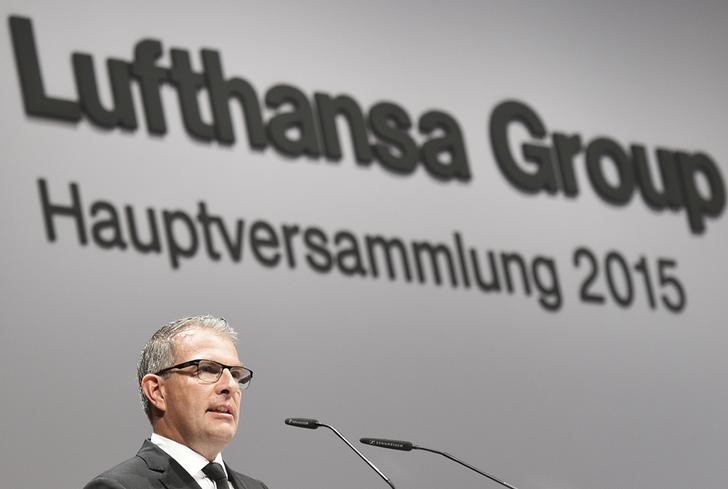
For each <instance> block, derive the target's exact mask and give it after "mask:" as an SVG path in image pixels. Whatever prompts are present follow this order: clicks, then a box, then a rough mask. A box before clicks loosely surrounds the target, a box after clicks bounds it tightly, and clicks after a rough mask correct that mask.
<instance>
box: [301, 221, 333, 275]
mask: <svg viewBox="0 0 728 489" xmlns="http://www.w3.org/2000/svg"><path fill="white" fill-rule="evenodd" d="M303 242H304V244H305V245H306V248H308V250H309V253H306V262H307V263H308V264H309V266H310V267H311V268H313V269H314V270H316V271H317V272H319V273H327V272H330V271H331V268H332V267H333V265H334V260H333V257H332V256H331V252H330V251H329V249H328V248H327V247H326V244H327V243H328V238H327V237H326V233H324V232H323V231H322V230H321V229H319V228H317V227H310V228H307V229H306V231H304V233H303Z"/></svg>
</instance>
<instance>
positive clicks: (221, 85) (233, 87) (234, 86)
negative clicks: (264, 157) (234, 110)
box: [202, 49, 268, 150]
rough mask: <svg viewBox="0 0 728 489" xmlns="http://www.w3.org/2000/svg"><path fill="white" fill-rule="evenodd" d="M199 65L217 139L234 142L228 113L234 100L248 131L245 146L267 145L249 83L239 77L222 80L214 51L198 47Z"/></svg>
mask: <svg viewBox="0 0 728 489" xmlns="http://www.w3.org/2000/svg"><path fill="white" fill-rule="evenodd" d="M202 64H203V66H204V67H205V82H206V83H207V91H208V94H209V96H210V107H211V109H212V116H213V119H214V120H215V132H216V134H217V140H218V141H219V142H221V143H223V144H232V143H234V142H235V133H234V132H233V122H232V117H231V116H230V105H229V103H230V100H231V99H233V100H237V102H238V104H239V105H240V108H241V110H242V112H243V118H244V120H245V127H246V129H247V132H248V145H249V146H250V147H251V148H252V149H256V150H262V149H265V147H266V146H267V145H268V142H267V140H266V136H265V126H264V125H263V115H262V114H261V110H260V102H258V95H257V94H256V92H255V89H254V88H253V86H252V85H251V84H250V83H248V82H247V81H245V80H243V79H242V78H231V79H229V80H225V77H224V75H223V72H222V63H221V62H220V55H219V54H218V52H217V51H213V50H211V49H203V50H202Z"/></svg>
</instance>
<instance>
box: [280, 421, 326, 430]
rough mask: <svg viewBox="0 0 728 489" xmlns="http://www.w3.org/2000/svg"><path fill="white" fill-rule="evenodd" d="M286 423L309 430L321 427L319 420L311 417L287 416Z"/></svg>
mask: <svg viewBox="0 0 728 489" xmlns="http://www.w3.org/2000/svg"><path fill="white" fill-rule="evenodd" d="M286 424H287V425H288V426H297V427H298V428H308V429H309V430H315V429H316V428H318V427H319V422H318V421H317V420H315V419H311V418H287V419H286Z"/></svg>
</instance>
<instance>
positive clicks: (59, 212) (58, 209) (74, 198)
mask: <svg viewBox="0 0 728 489" xmlns="http://www.w3.org/2000/svg"><path fill="white" fill-rule="evenodd" d="M69 189H70V190H71V205H70V206H63V205H57V204H51V202H50V199H49V197H48V187H47V186H46V181H45V179H43V178H40V179H38V190H39V192H40V204H41V209H42V211H43V223H44V224H45V230H46V236H48V241H55V240H56V228H55V226H54V224H53V218H54V217H55V216H68V217H71V218H73V220H74V223H75V224H76V230H77V231H78V242H79V243H81V244H82V245H85V244H86V242H87V238H86V227H85V226H84V221H83V212H82V210H81V194H80V192H79V190H78V184H76V183H71V184H70V185H69Z"/></svg>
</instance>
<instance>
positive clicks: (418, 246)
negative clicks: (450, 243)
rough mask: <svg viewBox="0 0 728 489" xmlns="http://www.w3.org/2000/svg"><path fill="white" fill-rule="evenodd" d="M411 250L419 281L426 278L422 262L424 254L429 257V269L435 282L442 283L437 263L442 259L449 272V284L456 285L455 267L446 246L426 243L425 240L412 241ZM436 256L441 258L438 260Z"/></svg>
mask: <svg viewBox="0 0 728 489" xmlns="http://www.w3.org/2000/svg"><path fill="white" fill-rule="evenodd" d="M412 251H413V252H414V255H415V265H416V266H417V278H418V279H419V280H420V283H424V282H425V280H426V278H425V268H424V266H423V264H422V261H423V258H422V257H423V255H426V256H429V257H430V269H431V270H432V274H433V276H434V277H435V284H437V285H440V284H441V283H442V279H441V277H440V265H439V263H440V261H441V260H444V261H445V265H446V267H447V270H448V271H449V272H450V273H449V275H450V284H451V285H452V286H453V287H457V286H458V278H457V276H456V275H455V267H454V265H453V261H452V255H451V254H450V250H449V249H448V247H447V246H445V245H444V244H437V245H433V244H431V243H428V242H427V241H413V242H412ZM438 257H442V258H441V260H438Z"/></svg>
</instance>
